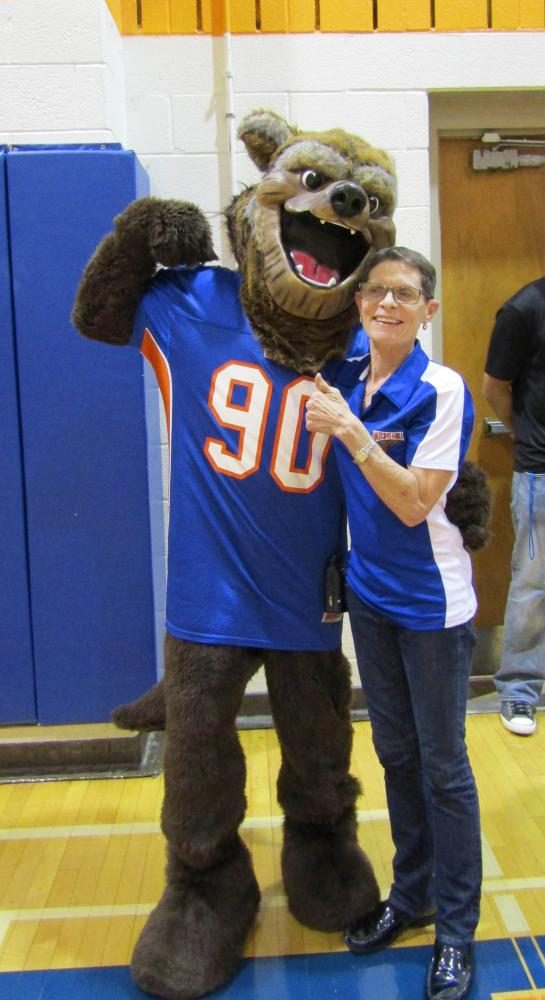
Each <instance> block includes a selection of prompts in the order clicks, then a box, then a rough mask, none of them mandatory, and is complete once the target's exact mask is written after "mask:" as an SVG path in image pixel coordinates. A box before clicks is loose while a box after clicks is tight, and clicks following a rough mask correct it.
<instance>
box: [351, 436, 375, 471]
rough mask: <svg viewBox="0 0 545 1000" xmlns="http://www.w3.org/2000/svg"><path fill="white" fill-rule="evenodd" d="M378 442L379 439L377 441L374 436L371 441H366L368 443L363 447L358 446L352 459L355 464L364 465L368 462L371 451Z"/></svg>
mask: <svg viewBox="0 0 545 1000" xmlns="http://www.w3.org/2000/svg"><path fill="white" fill-rule="evenodd" d="M377 444H378V441H375V439H374V438H371V439H370V440H369V441H367V442H366V444H364V445H363V447H362V448H358V450H357V452H356V454H355V455H354V457H353V459H352V461H353V462H354V464H355V465H363V463H364V462H366V461H367V459H368V458H369V452H370V451H372V450H373V448H376V446H377Z"/></svg>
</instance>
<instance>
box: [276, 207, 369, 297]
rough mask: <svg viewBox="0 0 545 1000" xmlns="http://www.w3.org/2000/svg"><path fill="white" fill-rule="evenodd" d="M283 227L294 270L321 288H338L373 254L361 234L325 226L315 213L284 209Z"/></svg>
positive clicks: (282, 216)
mask: <svg viewBox="0 0 545 1000" xmlns="http://www.w3.org/2000/svg"><path fill="white" fill-rule="evenodd" d="M280 225H281V236H282V244H283V247H284V252H285V254H286V257H287V259H288V261H289V263H290V266H291V268H292V270H293V271H294V272H295V274H297V276H298V277H299V278H301V280H302V281H305V282H307V284H309V285H314V286H315V287H318V288H335V287H336V286H337V285H339V284H340V283H341V282H342V281H344V280H345V278H348V277H349V276H350V275H351V274H352V273H353V272H354V271H355V270H356V268H358V267H359V265H360V264H361V262H362V261H363V259H364V257H365V255H366V253H367V251H368V250H369V246H370V244H369V243H368V242H367V240H366V239H365V238H364V237H363V236H362V234H361V233H360V232H358V231H357V230H350V229H347V228H346V227H345V226H342V225H336V224H335V223H331V222H324V221H323V220H322V219H317V218H316V216H315V215H313V214H312V212H296V213H295V212H287V211H286V210H285V209H282V211H281V223H280Z"/></svg>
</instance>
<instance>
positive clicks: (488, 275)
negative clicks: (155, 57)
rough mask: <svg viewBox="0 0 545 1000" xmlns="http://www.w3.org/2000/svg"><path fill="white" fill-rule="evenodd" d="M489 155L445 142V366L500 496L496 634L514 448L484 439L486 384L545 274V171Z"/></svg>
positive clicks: (491, 613)
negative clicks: (507, 305)
mask: <svg viewBox="0 0 545 1000" xmlns="http://www.w3.org/2000/svg"><path fill="white" fill-rule="evenodd" d="M491 125H493V123H491ZM479 147H480V148H482V146H481V144H480V143H479V142H478V140H469V139H442V140H440V148H439V206H440V227H441V268H442V315H443V360H444V362H445V364H447V365H450V366H451V367H452V368H455V369H457V370H458V371H460V372H461V373H462V375H463V376H464V377H465V379H466V381H467V383H468V385H469V388H470V390H471V392H472V394H473V398H474V401H475V409H476V424H475V432H474V436H473V441H472V446H471V451H470V455H469V457H470V458H472V459H473V460H474V461H476V462H478V463H479V464H480V465H481V466H482V467H483V468H484V469H485V470H486V473H487V474H488V477H489V481H490V484H491V486H492V490H493V495H494V508H493V519H492V532H493V537H492V542H491V544H490V546H489V548H487V549H485V550H484V551H482V552H479V553H476V554H475V555H474V557H473V565H474V571H475V582H476V589H477V595H478V599H479V613H478V618H477V621H476V624H477V626H478V627H480V630H481V631H483V630H485V631H486V629H488V628H490V627H495V626H498V625H501V624H502V622H503V613H504V608H505V599H506V595H507V588H508V585H509V579H510V557H511V548H512V543H513V533H512V528H511V518H510V511H509V501H510V487H511V472H512V467H513V447H512V442H511V440H510V438H509V437H508V436H506V435H501V434H491V435H488V436H487V435H485V433H484V424H485V420H486V418H487V417H494V416H495V415H494V414H493V413H492V412H491V411H490V407H489V406H488V404H486V403H485V401H484V399H483V398H482V395H481V383H482V375H483V368H484V362H485V358H486V352H487V347H488V341H489V337H490V331H491V328H492V325H493V322H494V317H495V314H496V311H497V309H498V308H499V306H500V305H501V304H502V302H504V301H505V299H506V298H508V297H509V296H510V295H512V294H513V292H515V291H516V290H517V289H518V288H520V287H521V285H524V284H526V283H527V282H528V281H532V280H533V279H534V278H538V277H541V276H542V275H544V274H545V167H543V166H542V167H519V168H518V169H515V170H486V171H475V170H473V168H472V166H471V154H472V150H473V149H478V148H479ZM534 152H541V153H543V152H544V150H534ZM489 672H490V671H489Z"/></svg>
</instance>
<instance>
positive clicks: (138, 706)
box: [112, 681, 166, 733]
mask: <svg viewBox="0 0 545 1000" xmlns="http://www.w3.org/2000/svg"><path fill="white" fill-rule="evenodd" d="M165 716H166V709H165V688H164V684H163V681H158V683H157V684H154V685H153V687H152V688H150V689H149V691H146V692H145V693H144V694H143V695H141V696H140V698H137V699H136V701H131V702H130V703H129V704H128V705H120V706H119V708H116V709H114V711H113V712H112V721H113V722H115V724H116V726H118V727H119V729H134V730H141V731H142V732H146V733H151V732H155V731H156V730H160V729H164V728H165Z"/></svg>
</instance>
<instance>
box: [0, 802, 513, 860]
mask: <svg viewBox="0 0 545 1000" xmlns="http://www.w3.org/2000/svg"><path fill="white" fill-rule="evenodd" d="M357 818H358V822H359V823H371V822H375V821H378V820H387V819H388V810H387V809H360V810H359V811H358V814H357ZM283 822H284V817H283V815H279V816H248V817H247V818H246V819H245V820H244V822H243V823H242V829H244V830H262V829H270V828H271V827H279V826H282V823H283ZM150 833H151V834H152V833H161V826H160V824H159V823H92V824H91V823H89V824H81V825H73V826H26V827H19V828H15V827H10V828H7V829H0V841H2V840H44V839H47V840H54V839H59V838H63V837H122V836H127V835H132V834H150ZM492 874H496V873H495V872H494V873H492Z"/></svg>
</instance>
